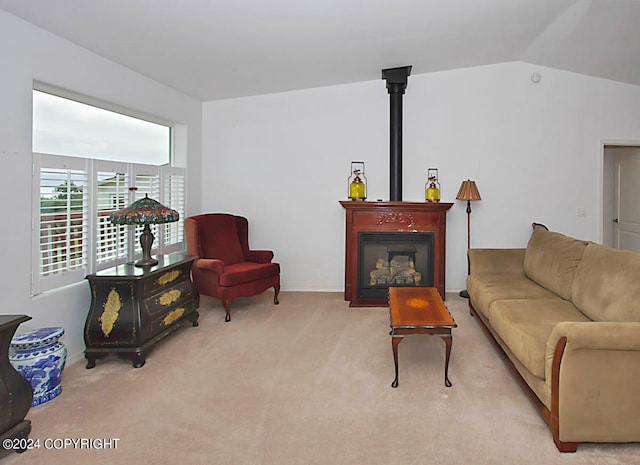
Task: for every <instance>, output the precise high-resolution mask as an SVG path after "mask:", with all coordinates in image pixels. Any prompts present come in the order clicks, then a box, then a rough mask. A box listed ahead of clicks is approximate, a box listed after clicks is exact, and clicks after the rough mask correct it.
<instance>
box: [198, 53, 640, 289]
mask: <svg viewBox="0 0 640 465" xmlns="http://www.w3.org/2000/svg"><path fill="white" fill-rule="evenodd" d="M533 72H539V73H540V74H541V77H542V80H541V82H539V83H537V84H534V83H533V82H532V81H531V79H530V75H531V73H533ZM403 102H404V180H403V186H404V196H403V200H406V201H422V200H423V199H424V193H423V189H424V183H425V180H426V179H425V178H426V173H427V169H428V168H429V167H436V168H438V169H439V175H440V182H441V185H442V201H449V202H455V205H454V206H453V207H452V208H451V210H450V211H449V214H448V233H447V277H446V286H447V289H449V290H458V289H462V288H464V287H465V275H466V258H465V253H466V241H467V237H466V213H465V208H466V204H465V203H463V202H459V201H458V202H456V201H455V195H456V194H457V191H458V188H459V186H460V183H461V181H462V180H464V179H467V178H470V179H474V180H475V181H476V182H477V184H478V188H479V190H480V194H481V195H482V200H481V201H478V202H475V203H473V205H472V209H473V213H472V215H471V219H472V241H471V242H472V244H471V245H472V247H524V246H526V243H527V240H528V237H529V234H530V225H531V222H533V221H537V222H542V223H545V224H547V225H548V226H549V227H550V228H551V229H553V230H556V231H560V232H563V233H565V234H569V235H572V236H576V237H580V238H584V239H589V240H595V241H599V240H601V237H600V236H601V235H602V228H601V222H602V219H601V216H602V214H601V212H602V199H601V197H602V165H603V160H602V140H625V139H628V140H638V138H640V87H638V86H632V85H628V84H622V83H618V82H613V81H608V80H603V79H597V78H593V77H588V76H584V75H579V74H574V73H568V72H564V71H558V70H554V69H549V68H544V67H540V66H534V65H530V64H526V63H520V62H513V63H503V64H498V65H490V66H483V67H477V68H469V69H461V70H453V71H446V72H439V73H432V74H423V75H413V76H410V77H409V83H408V87H407V91H406V94H405V96H404V99H403ZM388 125H389V99H388V95H387V92H386V88H385V82H384V81H383V80H381V79H380V80H376V81H370V82H363V83H357V84H351V85H343V86H335V87H326V88H318V89H309V90H303V91H296V92H288V93H281V94H272V95H262V96H257V97H249V98H241V99H233V100H224V101H212V102H206V103H205V104H204V108H203V173H202V176H203V187H202V209H203V211H204V212H215V211H221V212H232V213H238V214H242V215H245V216H247V217H248V218H249V219H250V234H251V237H250V241H251V245H252V247H253V248H270V249H273V250H274V251H275V254H276V260H278V261H279V262H280V263H281V264H282V286H283V289H284V290H332V291H336V290H343V283H344V269H343V266H344V265H343V264H344V261H343V260H344V211H343V209H342V207H341V206H340V205H339V204H338V201H339V200H343V199H345V197H346V195H347V177H348V175H349V164H350V161H351V160H364V161H365V162H366V173H367V178H368V195H369V199H371V200H375V199H377V198H383V199H385V200H388V198H389V181H388V171H389V167H388V165H389V162H388V153H389V149H388V147H389V129H388ZM578 208H584V209H585V211H586V215H585V216H583V217H579V216H577V215H576V213H577V209H578Z"/></svg>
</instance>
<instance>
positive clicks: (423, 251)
mask: <svg viewBox="0 0 640 465" xmlns="http://www.w3.org/2000/svg"><path fill="white" fill-rule="evenodd" d="M433 236H434V233H433V232H420V233H419V232H415V233H411V232H361V233H359V234H358V291H357V293H358V297H359V298H362V299H372V298H374V299H386V298H387V293H388V289H389V287H392V286H406V287H432V286H433Z"/></svg>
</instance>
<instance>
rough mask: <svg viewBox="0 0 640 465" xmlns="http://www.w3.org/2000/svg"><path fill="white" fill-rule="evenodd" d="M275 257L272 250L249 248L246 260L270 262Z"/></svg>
mask: <svg viewBox="0 0 640 465" xmlns="http://www.w3.org/2000/svg"><path fill="white" fill-rule="evenodd" d="M272 259H273V252H272V251H271V250H248V251H247V256H246V257H245V260H247V261H248V262H255V263H269V262H270V261H271V260H272Z"/></svg>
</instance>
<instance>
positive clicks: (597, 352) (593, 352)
mask: <svg viewBox="0 0 640 465" xmlns="http://www.w3.org/2000/svg"><path fill="white" fill-rule="evenodd" d="M562 346H564V349H563V350H562ZM554 354H556V355H554ZM554 356H555V357H556V358H557V360H554ZM546 357H547V358H546V363H545V377H546V380H547V382H548V383H549V384H550V387H551V409H550V410H551V416H552V419H555V420H553V421H555V422H556V425H557V426H556V428H557V433H554V438H556V437H557V439H558V440H560V441H563V442H635V441H638V440H640V417H639V416H638V415H637V412H638V411H640V397H639V396H638V395H637V393H638V391H640V322H562V323H558V324H557V325H556V326H555V328H554V330H553V331H552V333H551V335H550V336H549V339H548V341H547V348H546Z"/></svg>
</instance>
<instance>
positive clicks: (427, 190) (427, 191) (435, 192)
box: [424, 168, 440, 202]
mask: <svg viewBox="0 0 640 465" xmlns="http://www.w3.org/2000/svg"><path fill="white" fill-rule="evenodd" d="M424 199H425V200H426V201H427V202H440V183H439V182H438V168H429V169H428V170H427V182H426V183H425V185H424Z"/></svg>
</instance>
